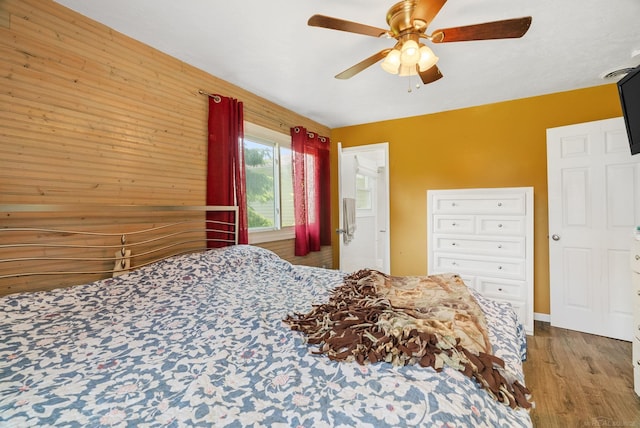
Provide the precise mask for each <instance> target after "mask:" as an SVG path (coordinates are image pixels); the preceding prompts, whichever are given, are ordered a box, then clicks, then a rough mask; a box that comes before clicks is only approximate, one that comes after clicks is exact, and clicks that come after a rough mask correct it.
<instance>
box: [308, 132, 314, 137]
mask: <svg viewBox="0 0 640 428" xmlns="http://www.w3.org/2000/svg"><path fill="white" fill-rule="evenodd" d="M307 137H309V138H315V134H314V133H313V132H307Z"/></svg>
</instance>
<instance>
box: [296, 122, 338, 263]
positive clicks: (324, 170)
mask: <svg viewBox="0 0 640 428" xmlns="http://www.w3.org/2000/svg"><path fill="white" fill-rule="evenodd" d="M329 146H330V141H329V139H328V138H326V137H322V136H319V135H317V134H314V133H311V132H308V131H307V130H306V129H305V128H303V127H301V126H298V127H295V128H291V148H292V149H293V181H294V190H293V203H294V213H295V255H296V256H305V255H307V254H309V252H310V251H320V246H321V245H331V195H330V187H329V186H330V175H329Z"/></svg>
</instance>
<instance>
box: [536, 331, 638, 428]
mask: <svg viewBox="0 0 640 428" xmlns="http://www.w3.org/2000/svg"><path fill="white" fill-rule="evenodd" d="M535 331H536V334H535V336H528V337H527V346H528V358H527V361H526V362H525V363H524V372H525V381H526V384H527V387H529V388H530V389H531V392H532V394H533V401H535V408H534V409H533V410H532V411H531V417H532V419H533V422H534V426H535V427H537V428H556V427H557V428H565V427H596V426H598V427H605V426H606V427H623V426H624V427H627V426H633V427H636V426H640V398H638V396H637V395H636V394H635V393H634V391H633V365H632V361H631V343H630V342H625V341H621V340H615V339H609V338H606V337H602V336H595V335H591V334H586V333H580V332H576V331H572V330H565V329H561V328H556V327H551V326H550V325H549V324H548V323H543V322H539V321H536V324H535Z"/></svg>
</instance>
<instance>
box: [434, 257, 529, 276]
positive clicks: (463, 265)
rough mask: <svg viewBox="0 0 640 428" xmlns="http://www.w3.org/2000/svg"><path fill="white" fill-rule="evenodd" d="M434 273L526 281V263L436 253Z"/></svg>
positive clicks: (514, 260) (515, 260)
mask: <svg viewBox="0 0 640 428" xmlns="http://www.w3.org/2000/svg"><path fill="white" fill-rule="evenodd" d="M433 261H434V266H433V267H432V268H431V269H430V271H432V272H440V273H441V272H452V273H457V274H460V275H462V274H465V273H469V274H475V275H477V276H486V277H490V278H493V277H496V278H507V279H525V274H526V272H525V262H524V260H522V259H520V260H519V259H508V260H506V259H497V258H491V257H480V256H477V257H476V256H469V255H466V254H452V253H440V252H435V253H434V255H433Z"/></svg>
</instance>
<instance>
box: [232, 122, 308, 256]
mask: <svg viewBox="0 0 640 428" xmlns="http://www.w3.org/2000/svg"><path fill="white" fill-rule="evenodd" d="M244 163H245V171H246V180H247V214H248V217H249V241H250V242H251V243H257V242H265V241H269V240H276V239H285V238H289V237H291V236H293V225H294V221H295V220H294V212H293V171H292V151H291V137H290V136H289V135H286V134H281V133H279V132H275V131H271V130H269V129H266V128H263V127H261V126H258V125H254V124H251V123H247V122H245V136H244ZM288 235H291V236H288Z"/></svg>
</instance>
